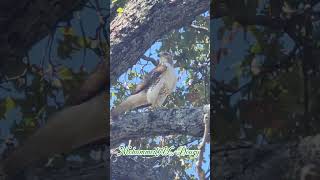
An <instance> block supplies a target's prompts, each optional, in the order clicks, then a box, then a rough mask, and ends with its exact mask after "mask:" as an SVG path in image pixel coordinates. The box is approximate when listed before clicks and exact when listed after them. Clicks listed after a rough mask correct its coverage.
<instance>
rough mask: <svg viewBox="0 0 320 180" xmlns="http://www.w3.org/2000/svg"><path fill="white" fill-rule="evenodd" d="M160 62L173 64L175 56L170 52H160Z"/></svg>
mask: <svg viewBox="0 0 320 180" xmlns="http://www.w3.org/2000/svg"><path fill="white" fill-rule="evenodd" d="M159 55H160V63H162V64H164V63H169V64H171V65H173V56H172V54H170V53H169V52H160V54H159Z"/></svg>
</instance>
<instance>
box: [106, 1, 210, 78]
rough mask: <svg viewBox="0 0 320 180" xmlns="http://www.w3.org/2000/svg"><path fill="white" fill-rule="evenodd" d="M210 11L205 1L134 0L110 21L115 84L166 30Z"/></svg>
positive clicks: (189, 22) (207, 2)
mask: <svg viewBox="0 0 320 180" xmlns="http://www.w3.org/2000/svg"><path fill="white" fill-rule="evenodd" d="M207 10H209V1H203V0H175V1H162V0H134V1H129V2H128V4H127V5H126V6H125V8H124V12H123V14H121V15H118V16H117V17H115V18H114V19H113V21H112V22H111V24H110V31H111V34H110V46H111V51H110V52H111V54H110V57H111V64H110V65H111V74H112V75H113V76H112V77H110V79H111V83H114V82H115V81H116V79H118V77H119V76H120V75H121V74H123V73H124V72H125V71H126V70H127V69H128V68H130V67H132V66H133V65H134V64H136V63H137V61H138V59H139V57H141V56H142V55H143V53H144V52H145V51H146V50H147V49H148V48H150V46H151V45H152V44H153V43H154V42H155V41H156V40H158V39H160V38H161V37H162V36H163V35H164V34H165V33H168V32H169V31H170V30H173V29H178V28H180V27H182V26H184V25H187V24H191V22H192V21H193V20H194V18H195V17H196V16H197V15H199V14H201V13H204V12H205V11H207Z"/></svg>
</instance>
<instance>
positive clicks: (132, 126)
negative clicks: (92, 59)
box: [110, 105, 210, 148]
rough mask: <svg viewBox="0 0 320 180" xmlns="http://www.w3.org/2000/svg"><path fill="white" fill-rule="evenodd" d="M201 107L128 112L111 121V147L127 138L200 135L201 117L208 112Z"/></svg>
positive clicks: (207, 109)
mask: <svg viewBox="0 0 320 180" xmlns="http://www.w3.org/2000/svg"><path fill="white" fill-rule="evenodd" d="M209 108H210V107H209V106H208V105H206V106H204V107H203V108H180V109H158V110H156V111H150V112H141V113H134V112H131V113H128V114H126V115H123V116H121V117H119V119H117V120H114V121H112V122H111V133H110V137H111V148H115V147H117V146H118V145H119V144H120V143H122V142H125V141H127V140H129V139H134V138H142V137H151V136H159V135H173V134H184V135H190V136H196V137H201V136H202V135H203V131H204V124H203V117H204V114H207V113H209Z"/></svg>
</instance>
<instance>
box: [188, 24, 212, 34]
mask: <svg viewBox="0 0 320 180" xmlns="http://www.w3.org/2000/svg"><path fill="white" fill-rule="evenodd" d="M190 27H191V28H192V29H195V30H197V31H200V32H202V33H205V34H206V35H209V34H210V32H209V30H208V28H206V27H202V26H197V25H194V24H190Z"/></svg>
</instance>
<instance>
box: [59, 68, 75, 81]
mask: <svg viewBox="0 0 320 180" xmlns="http://www.w3.org/2000/svg"><path fill="white" fill-rule="evenodd" d="M58 74H59V77H60V78H61V79H62V80H72V79H73V75H72V72H71V70H70V69H68V68H66V67H63V68H61V69H60V70H59V72H58Z"/></svg>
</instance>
